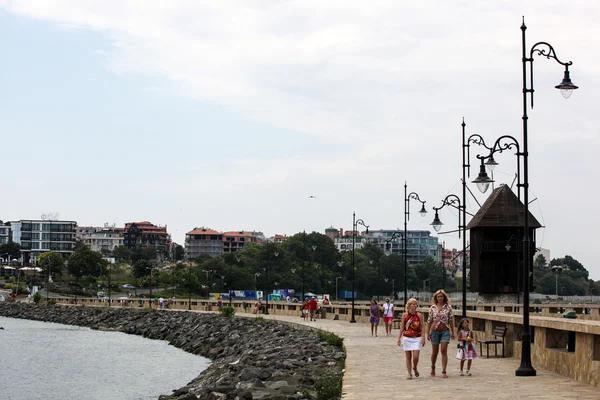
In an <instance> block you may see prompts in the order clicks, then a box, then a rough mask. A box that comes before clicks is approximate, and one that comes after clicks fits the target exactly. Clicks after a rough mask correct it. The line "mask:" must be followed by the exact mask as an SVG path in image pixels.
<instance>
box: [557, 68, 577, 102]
mask: <svg viewBox="0 0 600 400" xmlns="http://www.w3.org/2000/svg"><path fill="white" fill-rule="evenodd" d="M567 68H568V67H567ZM567 68H565V75H564V77H563V80H562V82H561V83H560V84H559V85H556V86H555V88H557V89H560V94H562V95H563V97H564V98H565V99H568V98H569V97H571V95H572V94H573V90H575V89H579V86H575V85H573V82H571V75H570V72H569V70H568V69H567Z"/></svg>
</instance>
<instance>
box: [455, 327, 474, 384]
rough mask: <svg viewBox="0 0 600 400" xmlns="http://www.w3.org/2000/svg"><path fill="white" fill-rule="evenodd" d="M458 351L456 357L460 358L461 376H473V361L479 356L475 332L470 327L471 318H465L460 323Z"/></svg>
mask: <svg viewBox="0 0 600 400" xmlns="http://www.w3.org/2000/svg"><path fill="white" fill-rule="evenodd" d="M456 337H457V338H458V351H457V353H456V358H458V359H459V360H460V376H465V373H466V375H467V376H471V363H472V362H473V360H474V359H476V358H477V352H476V351H475V345H474V343H473V332H472V331H471V329H470V328H469V320H468V319H466V318H463V319H462V320H461V321H460V323H459V324H458V333H457V335H456ZM465 360H467V370H466V372H463V367H464V365H465Z"/></svg>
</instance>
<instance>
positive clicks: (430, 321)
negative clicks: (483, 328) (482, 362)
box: [386, 290, 477, 379]
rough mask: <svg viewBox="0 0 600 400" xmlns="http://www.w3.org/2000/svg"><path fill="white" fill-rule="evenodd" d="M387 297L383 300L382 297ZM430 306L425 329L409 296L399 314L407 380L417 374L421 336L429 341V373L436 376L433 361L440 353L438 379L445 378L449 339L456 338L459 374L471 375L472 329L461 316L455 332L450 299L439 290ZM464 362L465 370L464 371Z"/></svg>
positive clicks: (416, 303)
mask: <svg viewBox="0 0 600 400" xmlns="http://www.w3.org/2000/svg"><path fill="white" fill-rule="evenodd" d="M386 300H387V299H386ZM431 303H432V305H431V307H430V308H429V315H428V317H427V328H426V329H425V323H424V318H423V314H421V313H420V312H419V311H417V309H418V307H419V302H418V301H417V300H416V299H414V298H413V299H409V300H408V301H407V302H406V312H405V313H404V314H402V319H401V327H400V334H399V335H398V346H403V347H404V354H405V357H406V369H407V371H408V377H407V379H413V373H414V377H415V378H418V377H419V370H418V368H417V367H418V364H419V354H420V351H421V348H422V347H423V346H425V338H427V340H428V341H430V342H431V372H430V373H429V374H430V375H431V376H436V371H435V369H436V362H437V358H438V355H439V354H440V353H441V359H442V378H448V373H447V367H448V345H449V343H450V340H451V339H454V338H455V337H456V338H457V339H458V345H457V354H456V358H457V359H459V360H460V372H459V374H460V376H464V375H467V376H471V363H472V362H473V360H474V359H476V358H477V352H476V351H475V345H474V341H473V332H472V331H471V329H470V327H469V320H468V319H467V318H463V319H462V320H461V321H460V323H459V324H458V330H457V331H456V334H455V327H454V319H453V317H452V306H450V298H449V297H448V295H447V294H446V292H444V291H443V290H438V291H437V292H435V293H434V295H433V297H432V299H431ZM465 361H466V362H467V369H466V370H464V364H465Z"/></svg>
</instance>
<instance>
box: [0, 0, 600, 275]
mask: <svg viewBox="0 0 600 400" xmlns="http://www.w3.org/2000/svg"><path fill="white" fill-rule="evenodd" d="M522 16H525V23H526V25H527V28H528V29H527V46H528V49H529V48H531V46H533V44H534V43H536V42H540V41H544V42H549V43H551V44H552V46H553V47H554V49H555V50H556V54H557V55H558V57H559V59H561V60H562V61H573V65H572V66H571V67H570V71H571V78H572V80H573V83H575V84H576V85H578V86H579V87H580V89H579V90H577V91H575V93H574V94H573V95H572V97H571V98H570V99H568V100H565V99H563V97H562V96H561V95H560V92H559V91H558V90H556V89H554V86H555V85H557V84H558V83H560V82H561V80H562V77H563V67H562V66H561V65H559V64H557V63H556V62H555V61H554V60H547V59H546V58H541V57H536V59H535V62H534V78H535V80H534V88H535V99H534V100H535V108H533V109H529V110H528V115H529V134H528V135H529V139H528V146H529V182H530V192H529V193H530V200H532V202H531V204H530V209H531V212H532V213H533V214H534V215H535V217H536V218H537V219H538V220H539V221H540V223H541V224H542V225H543V226H544V228H542V229H540V230H538V232H537V243H536V245H537V246H538V247H543V248H547V249H550V251H551V258H557V257H564V256H565V255H571V256H573V257H574V258H576V259H577V260H579V261H580V262H581V263H583V265H584V266H585V267H586V268H587V269H588V271H590V277H591V278H593V279H595V280H598V279H600V264H599V263H598V262H597V261H598V252H597V250H596V249H595V245H596V244H597V241H596V240H595V233H596V232H595V227H596V226H598V225H599V222H600V221H599V217H598V212H597V210H596V199H597V197H598V187H597V185H595V184H593V182H594V181H596V179H598V178H597V177H598V175H599V174H598V173H599V172H600V171H599V167H598V164H597V163H595V162H593V160H594V159H595V158H596V157H598V149H599V143H600V137H599V130H600V123H599V122H600V115H599V113H598V111H597V108H596V107H597V104H598V101H597V100H594V98H597V96H598V93H599V91H598V86H599V85H600V79H599V78H598V76H597V75H596V73H595V72H594V68H596V67H594V65H596V66H598V65H600V54H599V52H597V51H594V49H595V48H596V47H597V38H598V37H600V25H598V24H597V21H598V20H599V19H600V9H599V8H598V7H597V5H596V4H595V2H593V1H591V0H590V1H583V0H574V1H570V2H568V3H566V2H564V1H555V0H539V1H505V2H481V1H447V2H439V1H435V2H434V1H422V2H404V1H397V0H393V1H392V0H389V1H384V0H382V1H373V2H365V1H354V0H343V1H342V0H330V1H326V2H323V1H317V0H297V1H281V0H279V1H268V0H264V1H252V0H246V1H227V0H221V1H218V2H214V1H200V0H189V1H183V0H182V1H176V0H171V1H168V2H165V1H153V0H78V1H67V0H45V1H44V0H38V1H20V0H0V51H1V54H2V58H1V60H2V62H0V135H1V136H0V137H1V138H2V141H1V142H0V143H1V144H2V148H3V152H2V161H3V165H4V171H5V174H4V176H5V179H4V182H3V184H2V196H1V202H0V219H2V220H4V221H7V220H19V219H34V218H39V216H40V215H41V214H42V213H47V212H54V213H59V215H60V218H61V219H65V220H74V221H77V222H78V224H79V225H82V226H101V225H103V224H104V223H109V224H113V223H114V224H116V225H117V226H123V224H124V223H125V222H129V221H141V220H149V221H151V222H153V223H155V224H159V225H167V226H168V230H169V232H170V233H171V234H172V236H173V239H174V240H175V241H176V242H179V243H183V241H184V236H185V233H186V232H188V231H190V230H192V229H193V228H194V227H200V226H204V227H209V228H211V229H215V230H218V231H239V230H257V231H262V232H264V233H265V235H267V236H272V235H274V234H288V235H291V234H294V233H296V232H300V231H302V230H306V231H309V232H310V231H318V232H324V230H325V229H326V228H328V227H330V226H333V227H335V228H343V229H344V230H351V229H352V213H353V212H356V217H357V218H361V219H363V220H364V221H365V222H366V223H367V224H368V225H369V226H370V227H371V229H396V228H403V224H404V214H403V211H404V208H403V207H404V183H405V182H406V183H407V185H408V190H409V192H413V191H414V192H416V193H418V194H419V195H420V197H421V198H422V199H424V200H426V201H427V204H426V206H427V208H428V210H429V211H430V213H429V214H428V216H427V217H425V218H421V217H420V216H419V215H418V213H417V211H418V206H417V205H416V204H415V202H411V215H410V220H409V222H408V229H427V230H431V231H432V232H433V229H431V227H430V223H431V221H432V220H433V212H432V207H433V206H436V207H439V206H440V205H441V201H442V199H443V198H444V197H445V196H446V195H448V194H451V193H454V194H457V195H459V196H460V195H461V184H460V180H461V176H462V147H461V144H462V131H461V123H462V120H463V118H464V120H465V123H466V131H467V135H471V134H474V133H477V134H480V135H481V136H483V137H484V138H485V140H486V143H488V144H491V143H493V142H494V141H495V140H496V138H498V137H499V136H501V135H512V136H514V137H515V138H516V139H518V140H519V141H520V142H521V141H522V115H523V103H522V63H521V51H522V50H521V29H520V27H521V23H522ZM477 154H483V151H482V148H478V147H477V146H474V147H472V148H471V165H473V166H474V167H473V168H472V169H471V177H470V178H468V179H467V181H468V182H469V188H470V189H471V190H472V191H473V193H475V196H476V198H477V200H478V201H479V202H480V203H483V201H485V198H486V196H487V195H489V193H490V192H488V193H486V194H485V195H482V194H480V193H479V192H478V191H477V189H476V188H475V185H473V184H471V183H470V181H471V180H472V179H474V178H475V177H476V174H477V168H476V166H477V160H476V159H475V155H477ZM495 158H496V161H498V162H499V163H500V165H499V166H498V167H497V168H496V170H495V171H494V178H495V180H496V184H501V183H508V184H510V183H511V182H512V181H513V178H514V174H515V172H516V157H515V156H514V154H513V153H511V152H507V153H503V154H501V155H498V156H497V157H495ZM515 190H516V188H515ZM310 196H314V198H311V197H310ZM466 204H467V210H468V211H469V212H470V213H475V212H476V211H477V209H478V205H477V202H476V201H475V200H474V199H473V198H469V199H467V202H466ZM440 218H441V219H442V221H444V224H445V227H446V228H447V229H448V230H452V227H453V226H457V225H458V219H457V213H456V211H453V210H451V209H449V208H448V207H446V208H444V209H443V210H441V211H440ZM439 240H440V242H444V243H445V245H446V247H448V248H452V247H455V248H461V246H462V241H461V240H460V239H459V238H458V236H457V234H456V233H452V234H445V235H440V239H439Z"/></svg>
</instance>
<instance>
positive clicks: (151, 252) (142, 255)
mask: <svg viewBox="0 0 600 400" xmlns="http://www.w3.org/2000/svg"><path fill="white" fill-rule="evenodd" d="M139 260H156V249H155V248H154V247H150V246H146V247H136V248H135V249H134V250H133V251H132V252H131V261H133V262H134V263H135V262H136V261H139Z"/></svg>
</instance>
